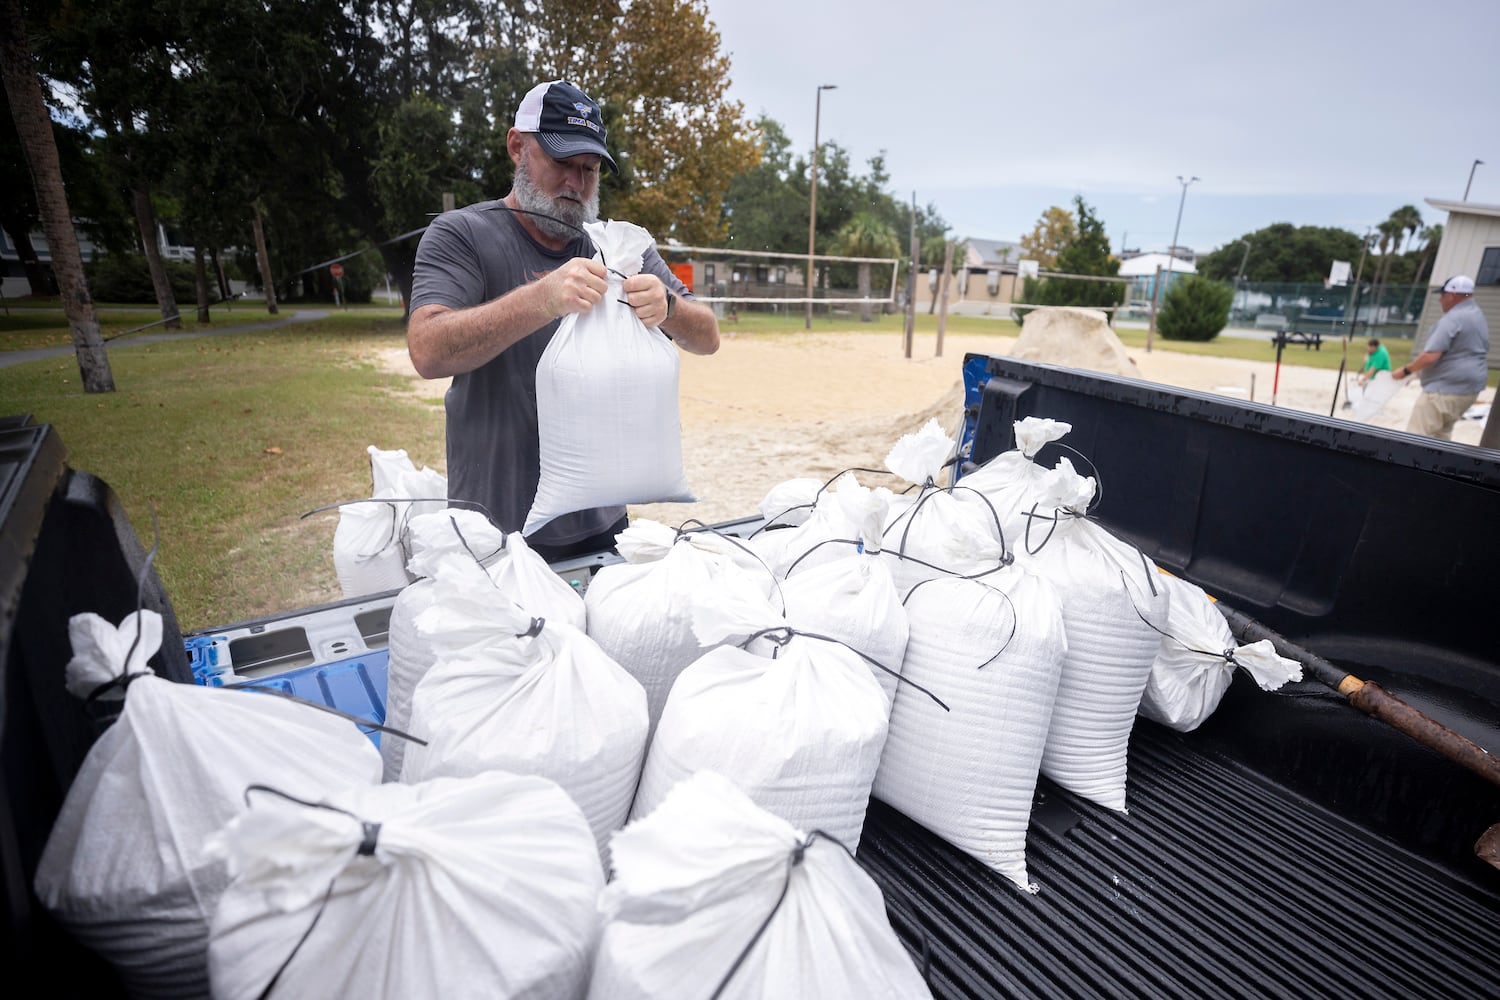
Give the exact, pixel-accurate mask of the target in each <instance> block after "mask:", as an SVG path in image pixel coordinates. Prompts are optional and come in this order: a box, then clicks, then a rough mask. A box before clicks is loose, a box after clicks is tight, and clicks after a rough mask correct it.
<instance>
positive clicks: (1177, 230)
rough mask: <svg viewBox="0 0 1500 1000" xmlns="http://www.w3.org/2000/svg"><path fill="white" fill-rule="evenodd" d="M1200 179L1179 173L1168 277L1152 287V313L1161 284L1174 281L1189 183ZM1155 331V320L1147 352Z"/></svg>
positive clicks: (1147, 344)
mask: <svg viewBox="0 0 1500 1000" xmlns="http://www.w3.org/2000/svg"><path fill="white" fill-rule="evenodd" d="M1200 179H1201V178H1198V177H1189V178H1188V179H1187V180H1183V179H1182V175H1181V174H1178V175H1177V183H1178V184H1181V185H1182V197H1181V198H1180V199H1179V200H1178V202H1177V224H1176V225H1174V226H1173V227H1172V245H1171V246H1169V247H1167V279H1166V281H1165V282H1161V281H1158V282H1157V283H1156V287H1155V288H1153V289H1152V296H1151V312H1152V315H1155V313H1156V305H1157V303H1158V302H1159V301H1160V300H1161V286H1162V285H1163V284H1171V282H1172V272H1173V271H1174V270H1176V269H1175V268H1174V267H1173V266H1172V262H1173V261H1175V260H1176V259H1177V254H1176V253H1174V252H1173V251H1175V250H1176V249H1177V235H1178V234H1179V233H1180V232H1182V206H1183V205H1185V204H1187V189H1188V185H1189V184H1192V183H1193V182H1194V181H1197V180H1200ZM1155 333H1156V324H1155V323H1154V322H1153V323H1152V324H1151V329H1149V330H1147V331H1146V353H1148V354H1149V353H1151V340H1152V338H1153V336H1154V335H1155Z"/></svg>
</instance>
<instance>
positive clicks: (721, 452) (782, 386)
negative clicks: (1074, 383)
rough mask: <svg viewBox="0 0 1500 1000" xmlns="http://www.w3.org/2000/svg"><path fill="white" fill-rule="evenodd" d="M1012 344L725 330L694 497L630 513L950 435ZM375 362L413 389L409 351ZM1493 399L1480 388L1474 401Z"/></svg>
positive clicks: (705, 380) (688, 365) (1405, 407)
mask: <svg viewBox="0 0 1500 1000" xmlns="http://www.w3.org/2000/svg"><path fill="white" fill-rule="evenodd" d="M1013 343H1014V338H1011V337H998V336H996V337H986V336H973V335H962V336H953V335H949V336H947V337H946V338H945V339H944V342H943V356H942V357H936V356H935V353H936V347H937V343H936V338H935V336H933V335H932V334H927V335H925V336H919V337H917V338H916V342H915V344H914V346H913V350H912V357H911V358H906V357H905V356H904V352H903V349H902V342H901V337H900V336H899V335H897V334H876V333H865V332H858V331H856V332H853V333H818V332H814V333H810V334H777V335H759V336H757V335H741V336H736V335H734V334H732V333H726V335H725V336H724V339H723V343H722V346H721V347H720V349H719V352H718V353H717V354H715V355H713V356H711V357H697V356H694V355H689V354H684V355H683V356H682V376H681V406H682V437H683V461H684V465H685V466H686V471H687V477H688V482H689V483H690V484H691V485H692V486H693V488H694V489H695V490H696V491H697V493H698V497H699V502H698V503H696V504H651V505H645V506H637V507H631V508H630V513H631V516H632V517H649V518H652V519H653V520H658V521H663V522H666V523H671V524H677V523H680V522H681V521H683V520H685V519H687V518H698V519H699V520H702V521H704V522H706V523H710V524H712V523H714V522H717V521H725V520H730V519H732V518H735V517H741V516H745V515H748V514H753V513H755V512H756V511H757V509H758V507H759V504H760V501H761V499H762V498H763V497H764V496H765V494H766V492H767V491H768V490H769V489H770V488H771V487H772V486H774V485H776V484H777V483H780V482H782V481H784V480H787V479H791V478H794V477H798V476H809V477H812V478H821V479H827V478H829V477H831V476H833V475H834V474H836V473H837V472H839V471H840V470H843V469H846V468H850V467H855V466H865V467H869V468H883V466H884V457H885V455H886V453H887V452H888V451H889V450H890V447H891V445H892V444H894V443H895V441H896V439H897V438H899V437H900V436H901V435H902V434H906V433H910V432H912V431H915V430H917V429H918V428H920V427H921V426H922V425H923V424H924V423H926V421H927V420H928V419H929V418H936V419H937V420H938V422H939V423H940V424H941V425H942V426H943V428H944V429H945V430H950V431H951V430H953V429H955V428H956V426H957V423H958V420H959V417H960V405H961V402H962V399H963V393H962V383H961V378H960V373H959V367H960V365H961V364H962V362H963V358H964V355H965V354H966V353H985V354H1007V353H1009V351H1010V348H1011V346H1012V344H1013ZM1130 357H1131V359H1132V360H1133V361H1134V362H1135V364H1136V366H1137V367H1138V369H1139V370H1140V374H1141V377H1143V378H1145V379H1148V380H1150V381H1154V382H1160V383H1163V384H1165V385H1169V386H1177V387H1181V388H1187V389H1195V390H1198V391H1201V392H1209V393H1215V394H1219V395H1223V396H1226V397H1229V398H1233V399H1239V400H1249V399H1251V398H1252V393H1253V399H1254V400H1255V401H1256V402H1259V403H1269V402H1270V399H1271V388H1272V380H1273V376H1274V366H1273V365H1272V364H1270V363H1261V362H1252V361H1241V360H1237V359H1228V358H1203V357H1195V356H1192V355H1186V354H1179V353H1176V352H1172V351H1161V350H1158V351H1153V352H1152V353H1150V354H1147V353H1145V352H1144V351H1141V350H1136V351H1131V352H1130ZM380 360H381V362H382V363H383V364H384V365H386V366H387V367H389V368H390V369H392V370H395V371H401V372H404V373H406V374H408V375H410V377H411V378H412V379H414V380H416V381H417V382H419V383H420V382H421V379H420V378H419V377H418V376H417V375H416V373H415V372H414V371H412V369H411V364H410V361H409V360H408V359H407V357H406V354H405V352H404V351H402V350H396V351H390V352H387V353H385V354H384V355H382V357H381V359H380ZM1046 360H1053V359H1046ZM1294 361H1295V351H1292V352H1289V355H1288V356H1285V357H1283V362H1282V367H1281V377H1280V383H1279V386H1278V387H1277V398H1276V402H1277V405H1279V406H1283V407H1286V408H1288V409H1292V410H1301V411H1305V412H1309V413H1319V414H1321V415H1323V416H1327V414H1328V409H1329V405H1330V403H1331V402H1332V400H1333V393H1334V382H1335V378H1336V373H1335V372H1331V371H1325V370H1322V369H1314V368H1301V367H1298V366H1297V365H1295V364H1294V363H1291V362H1294ZM1054 363H1066V359H1062V358H1059V359H1055V362H1054ZM1412 381H1413V383H1414V382H1415V380H1412ZM443 388H445V386H441V385H439V384H436V383H433V384H428V385H425V386H424V387H423V388H422V389H421V395H422V396H424V397H427V398H431V397H433V396H436V395H440V393H441V390H442V389H443ZM1419 391H1420V390H1419V389H1418V388H1417V387H1416V386H1415V385H1414V384H1412V385H1407V386H1405V387H1404V388H1402V389H1400V390H1399V391H1398V392H1397V393H1396V395H1395V397H1394V398H1392V399H1391V400H1390V402H1388V403H1387V404H1386V405H1385V407H1384V408H1383V409H1382V410H1381V411H1380V413H1378V414H1377V415H1376V417H1375V419H1374V420H1373V421H1372V423H1374V424H1377V425H1379V426H1383V427H1395V428H1405V427H1406V422H1407V418H1408V417H1409V415H1410V413H1411V407H1412V404H1413V403H1414V402H1415V401H1416V398H1417V394H1418V392H1419ZM1492 395H1493V392H1492V390H1486V391H1485V393H1484V394H1482V395H1481V396H1480V401H1481V402H1486V401H1488V400H1489V399H1490V398H1491V396H1492ZM1342 398H1343V396H1342V393H1341V394H1340V402H1342ZM1336 412H1337V411H1336ZM438 419H441V417H440V416H439V418H438ZM1481 430H1482V421H1478V420H1468V421H1461V422H1460V423H1459V426H1458V427H1457V428H1456V429H1455V431H1454V440H1455V441H1459V442H1463V443H1467V444H1477V443H1478V441H1479V434H1480V431H1481Z"/></svg>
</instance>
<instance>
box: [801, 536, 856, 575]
mask: <svg viewBox="0 0 1500 1000" xmlns="http://www.w3.org/2000/svg"><path fill="white" fill-rule="evenodd" d="M825 545H853V546H854V547H855V550H856V551H858V552H863V551H864V542H863V541H861V540H860V539H858V538H825V539H823V540H822V541H821V542H818V543H817V544H815V545H813V546H812V547H811V548H809V549H808V550H807V551H806V552H804V553H802V554H801V555H800V556H798V557H797V558H796V559H793V560H792V564H791V565H790V566H788V567H787V568H786V575H787V576H788V577H790V576H791V575H792V570H794V569H796V568H797V566H798V565H799V564H800V563H801V562H802V560H804V559H806V558H807V557H808V556H810V555H812V554H813V553H814V552H816V551H818V550H819V549H821V548H822V547H823V546H825Z"/></svg>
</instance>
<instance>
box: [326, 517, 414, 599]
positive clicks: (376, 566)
mask: <svg viewBox="0 0 1500 1000" xmlns="http://www.w3.org/2000/svg"><path fill="white" fill-rule="evenodd" d="M403 513H404V509H403V505H402V504H398V503H394V502H387V503H351V504H345V505H344V506H343V507H340V508H339V523H338V527H336V528H334V530H333V570H334V575H336V576H337V577H338V581H339V590H340V591H341V592H342V593H343V595H344V596H345V597H363V596H364V595H366V594H383V593H385V592H386V591H390V590H400V589H401V588H402V587H405V586H406V585H407V584H408V583H410V582H411V578H410V577H408V576H407V575H406V554H405V552H403V551H402V549H401V521H402V515H403Z"/></svg>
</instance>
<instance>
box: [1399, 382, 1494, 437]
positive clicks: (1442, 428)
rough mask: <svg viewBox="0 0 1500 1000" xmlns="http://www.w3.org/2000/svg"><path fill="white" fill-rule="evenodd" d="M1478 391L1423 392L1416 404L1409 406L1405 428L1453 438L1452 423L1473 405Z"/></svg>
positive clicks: (1429, 434)
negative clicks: (1453, 393)
mask: <svg viewBox="0 0 1500 1000" xmlns="http://www.w3.org/2000/svg"><path fill="white" fill-rule="evenodd" d="M1478 398H1479V393H1477V392H1474V393H1460V394H1458V395H1456V396H1450V395H1448V394H1447V393H1441V392H1424V393H1422V395H1421V398H1419V399H1418V400H1417V404H1416V405H1415V406H1413V407H1412V408H1411V421H1410V422H1409V423H1408V424H1407V425H1406V429H1407V430H1409V431H1411V432H1412V433H1413V434H1426V435H1427V436H1428V437H1435V438H1443V439H1444V440H1447V441H1451V440H1453V425H1454V424H1456V423H1458V419H1459V418H1460V417H1462V416H1463V415H1464V411H1465V410H1467V409H1468V408H1469V407H1471V406H1473V405H1474V400H1476V399H1478Z"/></svg>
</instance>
